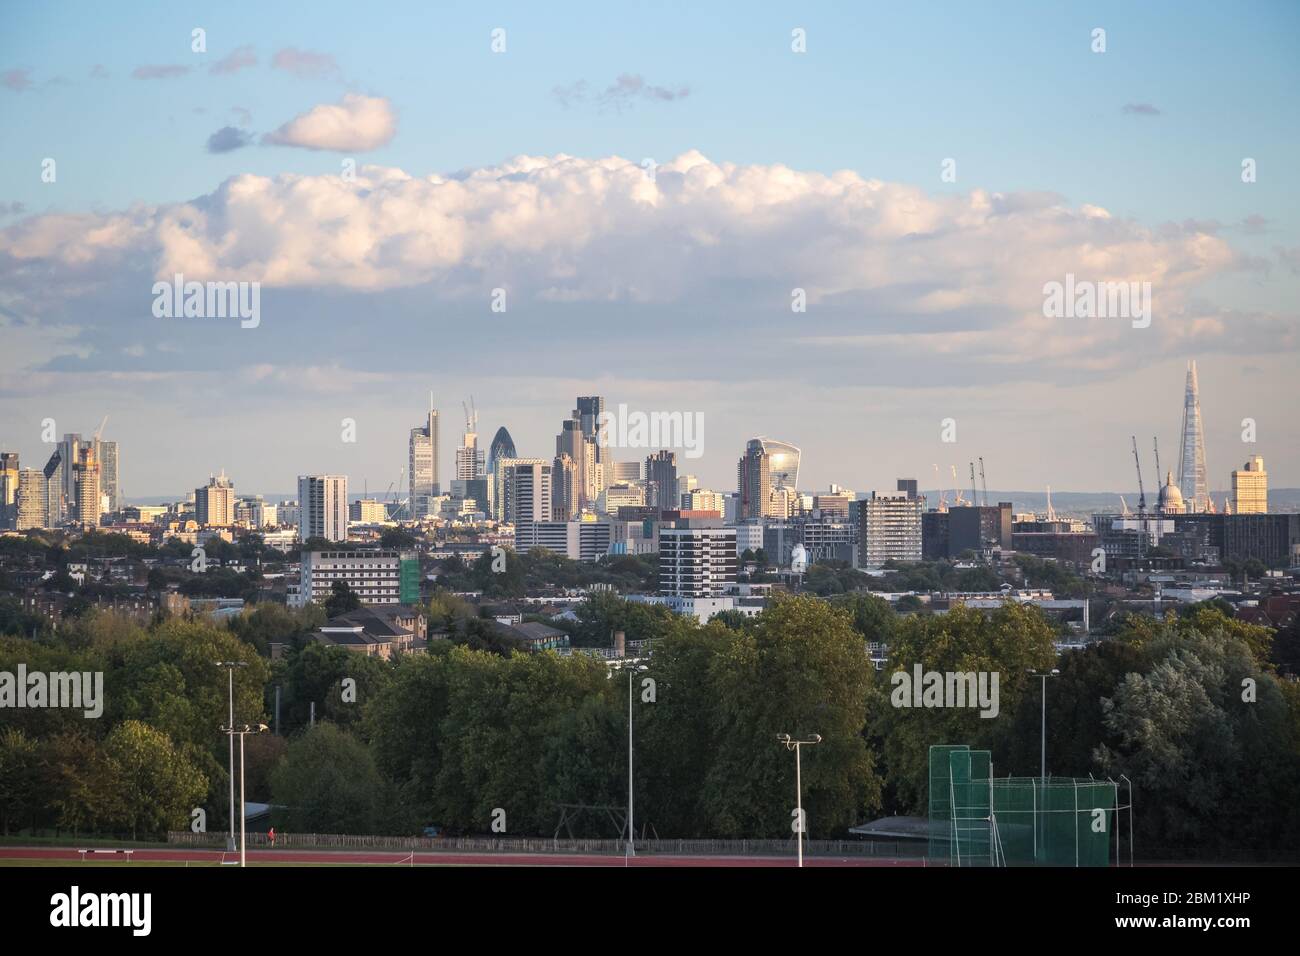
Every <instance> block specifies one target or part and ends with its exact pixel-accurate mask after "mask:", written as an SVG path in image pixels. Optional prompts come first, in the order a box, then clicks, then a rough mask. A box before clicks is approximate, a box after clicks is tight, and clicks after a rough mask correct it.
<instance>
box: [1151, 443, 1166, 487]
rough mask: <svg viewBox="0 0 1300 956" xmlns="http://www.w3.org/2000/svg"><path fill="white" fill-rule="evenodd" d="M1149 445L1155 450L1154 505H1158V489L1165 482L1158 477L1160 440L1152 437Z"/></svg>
mask: <svg viewBox="0 0 1300 956" xmlns="http://www.w3.org/2000/svg"><path fill="white" fill-rule="evenodd" d="M1151 445H1152V447H1154V448H1155V450H1156V496H1157V497H1156V503H1157V504H1159V503H1160V499H1159V495H1160V489H1161V488H1163V487H1164V484H1165V480H1164V479H1163V478H1161V477H1160V439H1159V438H1156V437H1155V436H1154V435H1152V436H1151Z"/></svg>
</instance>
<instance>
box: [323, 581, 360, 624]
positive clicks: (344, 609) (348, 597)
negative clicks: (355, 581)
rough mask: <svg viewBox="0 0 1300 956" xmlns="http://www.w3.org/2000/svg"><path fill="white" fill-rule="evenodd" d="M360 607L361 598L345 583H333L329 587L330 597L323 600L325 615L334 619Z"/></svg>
mask: <svg viewBox="0 0 1300 956" xmlns="http://www.w3.org/2000/svg"><path fill="white" fill-rule="evenodd" d="M359 607H361V598H360V597H358V596H357V593H356V592H355V591H353V590H352V588H351V587H349V586H348V582H346V581H335V582H334V583H333V584H332V585H330V596H329V597H327V598H326V599H325V614H326V615H327V616H328V617H330V618H336V617H338V616H340V615H342V614H346V613H348V611H355V610H356V609H357V608H359Z"/></svg>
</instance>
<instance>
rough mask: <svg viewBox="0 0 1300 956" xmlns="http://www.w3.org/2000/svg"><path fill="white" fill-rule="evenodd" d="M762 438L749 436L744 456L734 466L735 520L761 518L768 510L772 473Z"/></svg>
mask: <svg viewBox="0 0 1300 956" xmlns="http://www.w3.org/2000/svg"><path fill="white" fill-rule="evenodd" d="M769 468H770V462H769V460H768V456H767V451H766V450H765V449H764V448H763V439H761V438H751V439H750V440H749V443H748V444H746V445H745V456H744V457H743V458H741V459H740V463H739V464H738V465H737V466H736V490H737V492H738V495H737V499H736V520H737V521H748V520H751V519H754V518H762V517H765V516H766V515H767V512H768V499H769V498H770V497H771V495H772V475H771V471H770V470H769Z"/></svg>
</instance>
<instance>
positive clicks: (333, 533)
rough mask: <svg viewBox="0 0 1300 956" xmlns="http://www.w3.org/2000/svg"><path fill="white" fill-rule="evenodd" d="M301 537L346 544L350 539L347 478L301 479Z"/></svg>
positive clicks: (304, 539) (300, 476) (299, 488)
mask: <svg viewBox="0 0 1300 956" xmlns="http://www.w3.org/2000/svg"><path fill="white" fill-rule="evenodd" d="M298 507H299V513H298V537H299V539H300V540H302V541H306V540H307V539H308V538H324V539H325V540H326V541H346V540H347V537H348V479H347V476H346V475H299V476H298Z"/></svg>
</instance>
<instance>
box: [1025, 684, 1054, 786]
mask: <svg viewBox="0 0 1300 956" xmlns="http://www.w3.org/2000/svg"><path fill="white" fill-rule="evenodd" d="M1029 673H1030V674H1032V675H1033V676H1034V677H1037V678H1038V680H1039V683H1040V684H1041V685H1042V688H1043V717H1042V724H1041V726H1040V729H1039V734H1040V736H1039V739H1040V741H1041V742H1042V753H1041V757H1040V759H1039V765H1038V775H1039V776H1040V777H1042V778H1043V780H1046V779H1047V678H1049V677H1056V676H1057V675H1058V674H1060V673H1061V672H1060V671H1059V670H1057V669H1056V668H1055V667H1053V668H1052V669H1051V670H1050V671H1035V670H1031V671H1030V672H1029Z"/></svg>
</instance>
